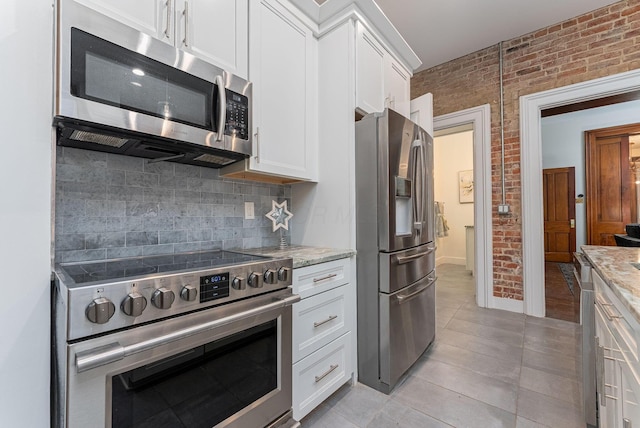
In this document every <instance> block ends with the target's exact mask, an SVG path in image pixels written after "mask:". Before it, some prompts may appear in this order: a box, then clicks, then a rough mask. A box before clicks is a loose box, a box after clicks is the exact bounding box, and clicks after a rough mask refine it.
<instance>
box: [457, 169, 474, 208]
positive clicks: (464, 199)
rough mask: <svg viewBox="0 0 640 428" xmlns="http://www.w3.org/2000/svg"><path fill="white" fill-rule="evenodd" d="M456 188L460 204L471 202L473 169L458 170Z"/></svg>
mask: <svg viewBox="0 0 640 428" xmlns="http://www.w3.org/2000/svg"><path fill="white" fill-rule="evenodd" d="M458 190H459V194H460V199H459V200H460V203H461V204H472V203H473V170H472V169H468V170H466V171H459V172H458Z"/></svg>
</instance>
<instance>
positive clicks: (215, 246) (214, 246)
mask: <svg viewBox="0 0 640 428" xmlns="http://www.w3.org/2000/svg"><path fill="white" fill-rule="evenodd" d="M245 248H246V247H245ZM200 249H201V250H203V251H206V250H221V249H222V241H202V242H200Z"/></svg>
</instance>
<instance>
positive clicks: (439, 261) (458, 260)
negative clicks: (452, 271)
mask: <svg viewBox="0 0 640 428" xmlns="http://www.w3.org/2000/svg"><path fill="white" fill-rule="evenodd" d="M445 263H447V264H452V265H460V266H466V264H467V260H466V259H465V258H462V257H447V256H442V257H438V258H436V266H439V265H443V264H445Z"/></svg>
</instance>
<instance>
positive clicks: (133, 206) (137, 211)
mask: <svg viewBox="0 0 640 428" xmlns="http://www.w3.org/2000/svg"><path fill="white" fill-rule="evenodd" d="M157 215H158V204H157V203H155V202H134V201H131V202H127V216H128V217H156V216H157Z"/></svg>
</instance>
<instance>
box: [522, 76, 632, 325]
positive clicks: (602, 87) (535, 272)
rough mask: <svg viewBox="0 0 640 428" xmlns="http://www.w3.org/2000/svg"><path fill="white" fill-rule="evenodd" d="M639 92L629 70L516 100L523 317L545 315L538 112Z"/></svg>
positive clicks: (539, 124)
mask: <svg viewBox="0 0 640 428" xmlns="http://www.w3.org/2000/svg"><path fill="white" fill-rule="evenodd" d="M639 89H640V70H632V71H628V72H625V73H619V74H614V75H611V76H606V77H601V78H598V79H594V80H589V81H586V82H581V83H576V84H573V85H568V86H563V87H561V88H555V89H550V90H548V91H543V92H537V93H535V94H529V95H524V96H522V97H520V148H521V149H520V150H521V163H520V166H521V182H522V260H523V262H522V265H523V266H522V268H523V272H522V280H523V291H524V312H525V313H526V314H527V315H533V316H537V317H544V315H545V293H544V242H543V239H542V236H543V230H544V222H543V214H542V174H541V171H542V131H541V115H540V112H541V111H542V110H543V109H547V108H553V107H559V106H563V105H568V104H573V103H578V102H583V101H588V100H593V99H598V98H603V97H608V96H612V95H618V94H623V93H626V92H631V91H637V90H639Z"/></svg>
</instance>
